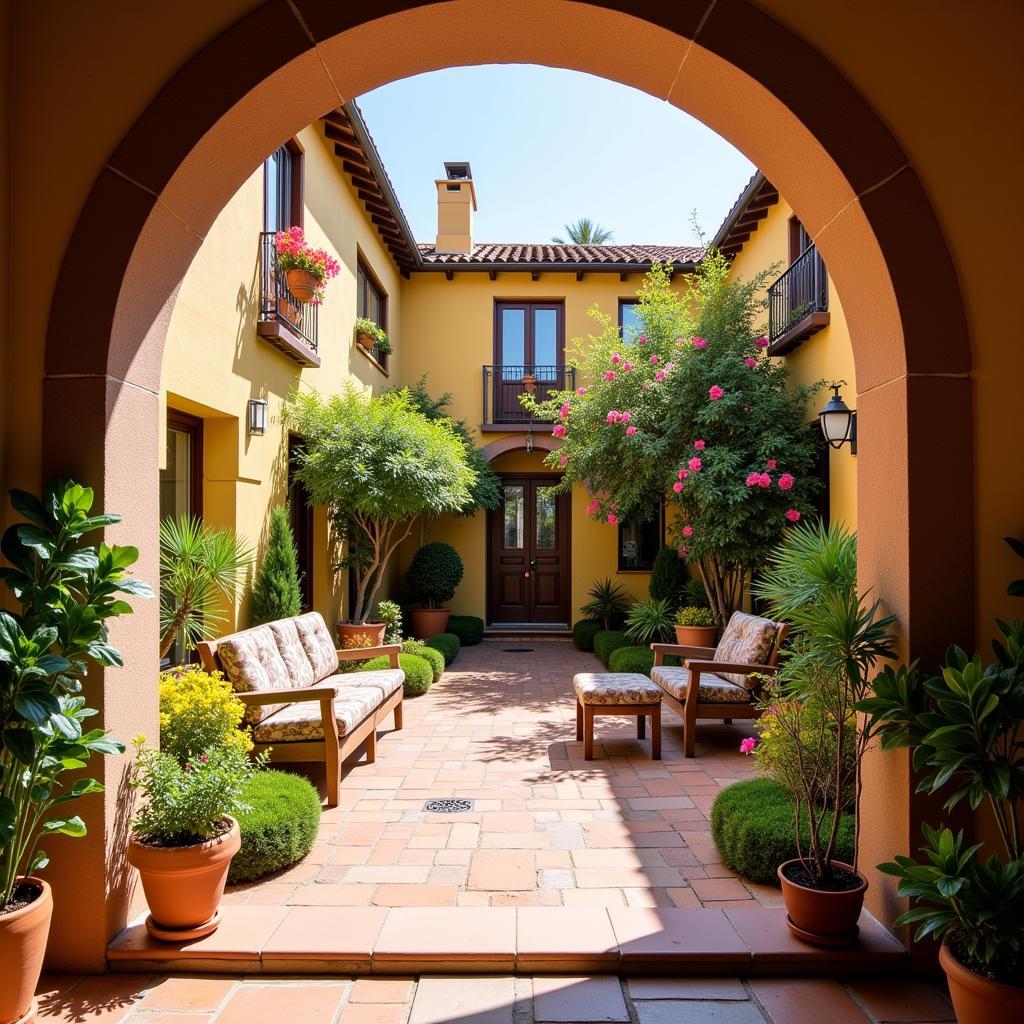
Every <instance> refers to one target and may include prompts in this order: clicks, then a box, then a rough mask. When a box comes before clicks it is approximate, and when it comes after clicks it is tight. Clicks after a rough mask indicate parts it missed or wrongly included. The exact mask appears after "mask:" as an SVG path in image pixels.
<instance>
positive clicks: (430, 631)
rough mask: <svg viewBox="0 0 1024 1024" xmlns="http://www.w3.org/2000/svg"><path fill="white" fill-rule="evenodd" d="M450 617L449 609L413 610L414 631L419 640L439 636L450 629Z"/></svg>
mask: <svg viewBox="0 0 1024 1024" xmlns="http://www.w3.org/2000/svg"><path fill="white" fill-rule="evenodd" d="M449 615H451V612H450V611H449V610H448V609H447V608H413V610H412V631H413V633H414V634H415V636H416V637H417V639H419V640H426V639H427V638H428V637H431V636H437V635H438V633H443V632H444V631H445V630H446V629H447V628H448V616H449Z"/></svg>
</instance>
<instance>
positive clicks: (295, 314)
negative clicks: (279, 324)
mask: <svg viewBox="0 0 1024 1024" xmlns="http://www.w3.org/2000/svg"><path fill="white" fill-rule="evenodd" d="M277 311H278V313H280V314H281V316H283V317H284V318H285V320H287V321H288V323H290V324H294V325H295V326H296V327H301V326H302V310H301V309H299V307H298V306H296V305H295V303H294V302H289V301H288V300H287V299H278V300H277Z"/></svg>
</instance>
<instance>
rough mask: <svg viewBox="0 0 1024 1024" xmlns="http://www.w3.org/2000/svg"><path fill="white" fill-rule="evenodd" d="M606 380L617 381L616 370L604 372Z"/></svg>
mask: <svg viewBox="0 0 1024 1024" xmlns="http://www.w3.org/2000/svg"><path fill="white" fill-rule="evenodd" d="M604 379H605V380H615V371H614V370H605V371H604Z"/></svg>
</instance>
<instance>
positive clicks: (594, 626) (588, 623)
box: [572, 619, 604, 651]
mask: <svg viewBox="0 0 1024 1024" xmlns="http://www.w3.org/2000/svg"><path fill="white" fill-rule="evenodd" d="M603 628H604V627H603V626H602V625H601V623H600V622H598V621H597V620H596V619H580V621H579V622H576V623H573V627H572V642H573V643H574V644H575V645H576V647H577V648H578V649H579V650H581V651H592V650H593V649H594V637H595V636H597V634H598V633H600V632H601V630H602V629H603Z"/></svg>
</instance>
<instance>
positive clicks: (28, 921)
mask: <svg viewBox="0 0 1024 1024" xmlns="http://www.w3.org/2000/svg"><path fill="white" fill-rule="evenodd" d="M20 881H21V882H22V883H23V884H27V885H31V886H33V887H34V888H36V889H38V891H39V895H38V896H37V897H36V898H35V899H34V900H33V901H32V902H31V903H29V904H28V905H27V906H25V907H22V908H21V909H20V910H14V911H12V912H11V913H9V914H0V1024H11V1022H12V1021H13V1022H16V1024H31V1022H32V1021H34V1020H35V1019H36V1001H35V991H36V984H37V982H38V981H39V974H40V972H41V971H42V969H43V955H44V954H45V953H46V939H47V937H48V935H49V934H50V918H51V917H52V916H53V893H52V892H51V890H50V887H49V885H47V884H46V882H44V881H43V880H42V879H41V878H33V877H32V876H31V875H30V876H29V877H28V878H24V879H21V880H20Z"/></svg>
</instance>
